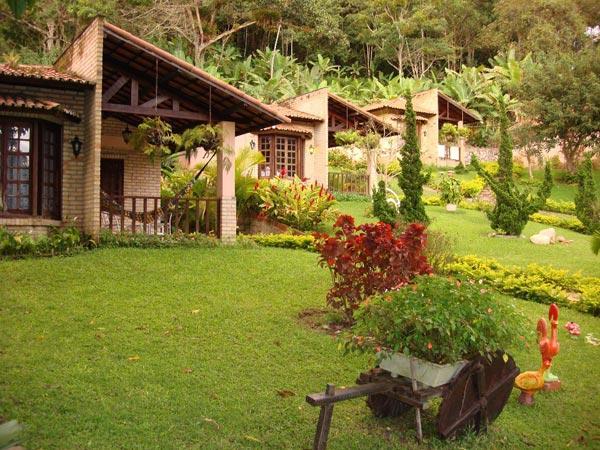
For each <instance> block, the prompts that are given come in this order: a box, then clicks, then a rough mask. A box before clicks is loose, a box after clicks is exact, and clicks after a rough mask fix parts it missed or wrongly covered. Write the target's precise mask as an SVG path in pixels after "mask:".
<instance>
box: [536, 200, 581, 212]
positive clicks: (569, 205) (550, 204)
mask: <svg viewBox="0 0 600 450" xmlns="http://www.w3.org/2000/svg"><path fill="white" fill-rule="evenodd" d="M543 208H544V210H545V211H552V212H557V213H562V214H575V202H568V201H563V200H552V199H551V198H549V199H548V200H546V204H545V205H544V207H543Z"/></svg>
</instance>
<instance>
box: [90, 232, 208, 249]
mask: <svg viewBox="0 0 600 450" xmlns="http://www.w3.org/2000/svg"><path fill="white" fill-rule="evenodd" d="M218 245H220V241H219V240H218V239H217V238H216V237H214V236H207V235H205V234H201V233H191V234H184V233H175V234H166V235H148V234H143V233H111V232H110V231H108V230H102V231H101V233H100V240H99V244H98V246H99V247H106V248H118V247H125V248H172V247H217V246H218Z"/></svg>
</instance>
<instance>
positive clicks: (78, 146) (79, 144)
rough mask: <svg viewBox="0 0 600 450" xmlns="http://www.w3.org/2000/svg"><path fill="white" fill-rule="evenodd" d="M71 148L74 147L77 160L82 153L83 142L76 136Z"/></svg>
mask: <svg viewBox="0 0 600 450" xmlns="http://www.w3.org/2000/svg"><path fill="white" fill-rule="evenodd" d="M71 146H72V147H73V155H74V156H75V158H77V157H78V156H79V154H80V153H81V147H82V146H83V142H81V141H80V140H79V138H78V137H77V136H75V137H74V138H73V140H71Z"/></svg>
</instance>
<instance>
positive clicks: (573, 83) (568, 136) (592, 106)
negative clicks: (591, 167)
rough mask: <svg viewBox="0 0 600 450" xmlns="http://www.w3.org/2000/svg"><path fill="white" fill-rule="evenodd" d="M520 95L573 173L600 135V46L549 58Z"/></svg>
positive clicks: (529, 76)
mask: <svg viewBox="0 0 600 450" xmlns="http://www.w3.org/2000/svg"><path fill="white" fill-rule="evenodd" d="M519 95H520V97H521V98H522V99H523V101H524V106H523V109H524V112H525V113H526V114H527V116H528V117H529V118H530V119H531V120H532V122H534V123H535V126H534V127H535V129H536V132H537V133H538V134H539V135H540V136H542V137H543V138H544V139H545V140H546V141H548V142H549V143H557V144H558V145H559V146H560V148H561V151H562V154H563V156H564V158H565V162H566V167H567V170H569V172H571V173H574V172H575V169H576V166H577V161H578V159H579V158H580V156H581V155H582V153H583V152H584V150H586V149H591V150H594V149H596V150H597V149H598V146H599V141H598V137H599V136H600V47H599V46H597V45H589V46H587V47H586V48H585V49H583V50H581V51H579V52H576V53H562V54H556V55H548V56H547V57H546V58H545V60H544V61H543V62H540V63H538V64H537V65H536V66H535V67H534V68H532V69H531V70H529V71H528V72H527V73H526V76H525V80H524V83H523V86H522V87H521V89H520V90H519Z"/></svg>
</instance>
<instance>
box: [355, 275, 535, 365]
mask: <svg viewBox="0 0 600 450" xmlns="http://www.w3.org/2000/svg"><path fill="white" fill-rule="evenodd" d="M355 318H356V323H355V325H354V326H353V328H352V333H351V334H349V335H348V336H347V337H346V339H347V340H346V347H347V348H348V349H349V350H361V351H364V350H371V351H373V350H375V351H381V352H383V354H386V353H390V352H402V353H404V354H405V355H412V356H415V357H417V358H421V359H425V360H427V361H430V362H434V363H437V364H449V363H455V362H457V361H460V360H462V359H471V358H473V357H475V356H477V355H484V356H485V355H490V354H492V353H494V352H496V351H497V350H508V349H509V348H511V347H512V346H514V345H516V344H518V343H521V342H523V341H524V340H525V337H524V336H523V330H527V325H526V321H525V317H524V316H523V315H522V314H521V313H519V312H518V311H517V309H516V307H515V305H514V304H512V303H511V302H510V301H509V300H508V299H506V298H504V299H501V300H499V299H498V298H496V297H495V296H494V295H492V294H491V293H489V292H488V291H487V290H486V289H482V287H481V285H479V284H478V283H475V282H474V281H466V282H463V281H461V280H459V279H453V278H444V277H438V276H421V277H417V278H415V280H414V282H413V283H411V284H410V285H407V286H405V287H403V288H401V289H399V290H397V291H394V292H390V293H387V294H381V295H378V296H374V297H373V298H372V299H370V300H367V301H366V302H365V303H364V304H363V306H361V308H359V310H358V311H357V312H356V313H355Z"/></svg>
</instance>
